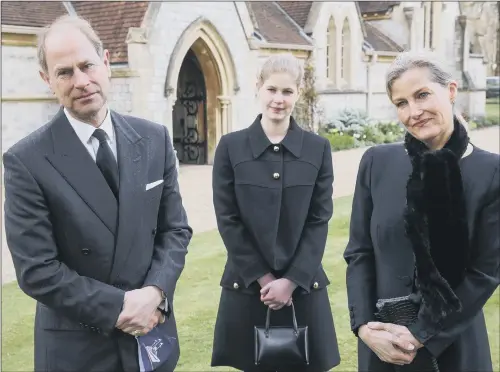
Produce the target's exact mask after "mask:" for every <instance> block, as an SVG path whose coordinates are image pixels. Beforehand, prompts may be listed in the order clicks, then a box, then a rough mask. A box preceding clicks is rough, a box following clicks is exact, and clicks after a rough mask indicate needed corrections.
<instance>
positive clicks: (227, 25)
mask: <svg viewBox="0 0 500 372" xmlns="http://www.w3.org/2000/svg"><path fill="white" fill-rule="evenodd" d="M159 4H161V6H160V7H159V10H158V14H157V16H156V20H155V21H154V24H152V25H150V30H149V34H148V42H147V44H144V45H143V46H140V47H141V48H143V49H141V50H143V51H144V53H145V54H143V55H147V59H146V58H142V60H141V61H137V66H138V67H137V69H138V70H140V74H141V79H143V81H142V82H141V87H142V88H141V89H144V91H147V97H144V98H143V99H141V98H140V97H137V96H134V102H135V104H134V112H137V113H140V115H141V116H144V117H147V118H148V119H150V120H153V121H155V122H158V123H162V124H165V125H167V127H168V128H169V129H170V130H171V129H172V100H170V101H169V99H167V97H166V94H165V82H166V77H167V70H168V67H169V64H170V63H172V62H173V61H172V60H171V57H172V55H173V51H174V48H175V46H176V43H177V42H178V40H179V39H180V38H182V36H183V32H185V30H186V29H187V28H188V27H189V26H190V25H191V24H192V23H193V22H195V21H196V20H197V19H199V18H200V17H203V18H204V19H207V20H208V21H209V22H210V23H212V24H213V25H214V27H215V28H216V31H217V33H218V35H219V36H220V38H221V39H222V40H223V41H224V43H225V44H226V45H227V47H228V49H229V54H230V58H231V59H232V61H233V62H234V66H235V67H236V68H235V70H236V76H237V82H238V86H239V90H238V91H237V92H229V93H230V95H229V99H230V101H231V108H230V113H229V115H230V127H231V129H232V130H237V129H241V128H245V127H247V126H248V125H249V124H251V121H252V120H253V117H254V115H255V114H256V113H257V112H256V106H255V105H254V104H252V103H253V102H254V101H255V98H254V95H255V90H254V87H255V66H256V61H257V55H256V53H255V51H251V50H250V48H249V44H248V42H247V39H246V36H245V32H244V29H243V26H242V23H241V22H240V16H239V15H238V13H237V11H236V7H235V4H234V3H233V2H220V3H213V2H212V3H206V2H164V3H159ZM134 47H135V46H134ZM130 51H131V49H130V46H129V55H130ZM183 57H184V56H178V58H181V60H182V58H183ZM129 63H130V62H129ZM130 67H131V68H133V69H136V67H135V66H134V65H133V63H130ZM225 67H226V68H230V66H225ZM175 88H176V87H175ZM138 94H142V93H141V91H140V90H139V89H137V90H134V95H138ZM172 99H175V97H173V98H172ZM249 103H250V104H249Z"/></svg>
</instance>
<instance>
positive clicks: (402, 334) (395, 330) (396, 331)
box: [367, 322, 424, 349]
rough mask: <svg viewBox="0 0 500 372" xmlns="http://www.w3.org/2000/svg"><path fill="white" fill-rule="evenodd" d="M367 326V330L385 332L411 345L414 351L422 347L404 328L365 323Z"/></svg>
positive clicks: (390, 324) (389, 324) (378, 323)
mask: <svg viewBox="0 0 500 372" xmlns="http://www.w3.org/2000/svg"><path fill="white" fill-rule="evenodd" d="M367 326H368V328H370V329H373V330H379V331H387V332H389V333H392V334H393V335H394V336H397V337H399V338H401V339H403V340H405V341H408V342H410V343H412V344H413V346H415V348H416V349H420V348H421V347H423V346H424V345H422V344H421V343H420V341H418V340H417V339H416V338H415V337H414V336H413V335H412V334H411V332H410V331H409V330H408V328H406V327H405V326H402V325H397V324H392V323H382V322H369V323H367Z"/></svg>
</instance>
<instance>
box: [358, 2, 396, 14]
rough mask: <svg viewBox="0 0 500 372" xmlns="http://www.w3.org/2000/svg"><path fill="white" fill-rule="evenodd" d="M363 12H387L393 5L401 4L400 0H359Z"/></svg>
mask: <svg viewBox="0 0 500 372" xmlns="http://www.w3.org/2000/svg"><path fill="white" fill-rule="evenodd" d="M357 3H358V5H359V9H360V10H361V13H362V14H373V13H378V14H386V13H387V12H388V11H389V10H390V9H391V7H393V6H395V5H399V4H400V3H401V2H400V1H358V2H357Z"/></svg>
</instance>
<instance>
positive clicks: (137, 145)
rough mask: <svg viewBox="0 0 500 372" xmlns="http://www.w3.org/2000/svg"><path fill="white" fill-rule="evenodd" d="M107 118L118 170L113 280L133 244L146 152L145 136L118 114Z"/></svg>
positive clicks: (142, 185) (112, 113)
mask: <svg viewBox="0 0 500 372" xmlns="http://www.w3.org/2000/svg"><path fill="white" fill-rule="evenodd" d="M111 119H112V121H113V124H114V127H115V131H116V144H117V153H118V167H119V170H120V191H119V200H120V203H119V210H118V233H117V237H116V252H115V258H114V262H113V269H112V271H111V278H110V280H111V281H113V280H115V279H116V278H117V277H118V275H119V274H120V271H121V269H122V268H123V266H124V265H125V263H126V261H127V259H128V256H129V252H130V250H131V249H132V247H133V244H134V239H133V237H134V234H135V231H136V228H137V225H138V223H137V218H135V217H136V216H137V213H140V212H139V211H140V210H141V208H140V201H141V200H142V196H143V193H144V191H145V190H143V187H144V186H145V171H146V166H147V164H145V162H146V161H147V156H146V154H145V153H144V151H146V146H145V142H146V141H145V140H144V139H143V138H142V137H141V136H140V135H139V134H138V133H137V132H136V131H135V130H134V129H133V128H132V127H131V126H130V124H129V123H128V122H127V121H126V120H125V118H124V117H122V116H121V115H119V114H117V113H115V112H113V111H111Z"/></svg>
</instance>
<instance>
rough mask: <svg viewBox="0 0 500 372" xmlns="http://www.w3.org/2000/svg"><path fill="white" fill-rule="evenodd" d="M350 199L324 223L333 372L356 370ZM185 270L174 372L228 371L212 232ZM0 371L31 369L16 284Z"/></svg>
mask: <svg viewBox="0 0 500 372" xmlns="http://www.w3.org/2000/svg"><path fill="white" fill-rule="evenodd" d="M351 201H352V199H351V197H346V198H340V199H336V200H335V213H334V214H335V216H334V218H333V219H332V221H331V223H330V233H329V237H328V243H327V249H326V253H325V257H324V261H323V263H324V267H325V270H326V271H327V274H328V276H329V277H330V280H331V285H330V286H329V293H330V300H331V305H332V311H333V314H334V317H335V326H336V330H337V336H338V341H339V347H340V353H341V356H342V363H341V365H340V366H339V367H337V368H335V371H356V370H357V369H356V368H357V362H356V339H355V337H354V336H353V335H352V333H351V331H350V328H349V327H350V320H349V314H348V311H347V296H346V289H345V263H344V260H343V258H342V253H343V250H344V248H345V245H346V242H347V237H348V228H349V215H350V207H351ZM189 250H190V252H189V254H188V256H187V263H186V268H185V270H184V272H183V274H182V277H181V279H180V282H179V285H178V287H177V292H176V297H175V308H176V317H177V320H178V327H179V337H180V342H181V349H182V351H181V359H180V361H179V364H178V367H177V369H176V370H177V371H181V372H188V371H209V370H213V371H229V370H230V369H229V368H213V369H212V368H210V357H211V347H212V336H213V327H214V321H215V316H216V311H217V305H218V302H219V294H220V288H219V280H220V276H221V274H222V270H223V266H224V262H225V250H224V247H223V245H222V242H221V239H220V237H219V235H218V233H217V231H210V232H206V233H201V234H198V235H196V236H194V238H193V240H192V244H191V245H190V249H189ZM498 294H499V293H498V292H497V293H495V295H494V296H493V297H492V298H491V299H490V301H489V303H488V304H487V306H486V308H485V315H486V321H487V324H488V331H489V339H490V343H491V350H492V356H493V361H494V367H495V368H494V370H499V369H500V365H499V350H500V345H499V339H500V333H499V318H498V313H499V309H500V304H499V296H498ZM2 296H3V298H2V300H3V301H2V315H3V316H2V326H3V329H2V331H3V332H2V333H3V337H2V367H3V368H2V370H4V371H29V370H33V362H32V359H33V357H32V355H33V315H34V309H35V303H34V301H33V300H31V299H30V298H28V297H27V296H26V295H24V294H23V293H22V292H21V291H20V290H19V288H18V286H17V284H16V283H10V284H7V285H5V286H3V289H2Z"/></svg>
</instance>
